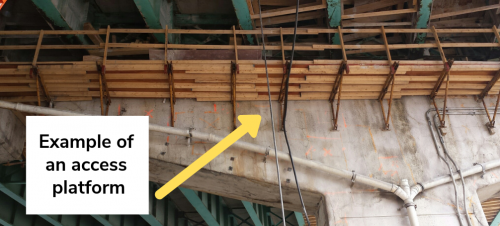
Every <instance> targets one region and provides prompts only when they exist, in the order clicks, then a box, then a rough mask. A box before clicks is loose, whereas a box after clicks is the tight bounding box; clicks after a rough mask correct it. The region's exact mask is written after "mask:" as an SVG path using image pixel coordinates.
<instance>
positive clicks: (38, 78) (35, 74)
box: [30, 66, 53, 106]
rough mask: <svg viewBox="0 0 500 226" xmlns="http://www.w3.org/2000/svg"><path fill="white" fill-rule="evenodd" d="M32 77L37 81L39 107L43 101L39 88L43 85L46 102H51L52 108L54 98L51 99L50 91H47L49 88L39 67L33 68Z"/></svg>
mask: <svg viewBox="0 0 500 226" xmlns="http://www.w3.org/2000/svg"><path fill="white" fill-rule="evenodd" d="M30 77H34V78H35V79H36V88H37V97H38V106H41V100H40V90H39V87H40V85H41V87H42V90H43V93H44V94H45V98H46V101H47V102H49V106H52V104H53V103H52V101H53V100H52V98H51V97H50V94H49V91H48V90H47V86H46V85H45V82H44V80H43V78H42V76H41V75H40V72H39V71H38V67H37V66H33V67H32V68H31V70H30Z"/></svg>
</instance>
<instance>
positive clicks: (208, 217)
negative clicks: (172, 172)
mask: <svg viewBox="0 0 500 226" xmlns="http://www.w3.org/2000/svg"><path fill="white" fill-rule="evenodd" d="M179 190H181V192H182V194H184V196H186V198H187V200H188V201H189V203H191V205H193V207H194V208H195V209H196V211H197V212H198V214H200V216H201V217H202V218H203V220H205V223H207V224H208V226H220V225H219V222H217V220H216V218H215V217H214V216H213V215H212V213H211V212H210V210H209V209H208V206H207V205H206V204H205V203H203V201H202V200H201V199H200V197H198V194H197V192H196V191H193V190H191V189H187V188H181V187H179Z"/></svg>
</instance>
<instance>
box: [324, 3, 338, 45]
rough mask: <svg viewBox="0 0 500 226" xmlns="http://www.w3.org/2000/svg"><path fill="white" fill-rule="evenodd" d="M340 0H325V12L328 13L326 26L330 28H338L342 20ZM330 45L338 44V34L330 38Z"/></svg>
mask: <svg viewBox="0 0 500 226" xmlns="http://www.w3.org/2000/svg"><path fill="white" fill-rule="evenodd" d="M340 1H341V0H326V5H327V8H326V10H327V12H328V26H329V27H331V28H337V27H338V26H340V21H341V20H342V3H341V2H340ZM332 44H340V37H339V34H338V33H335V35H334V36H333V38H332Z"/></svg>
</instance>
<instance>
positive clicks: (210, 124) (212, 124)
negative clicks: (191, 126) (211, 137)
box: [199, 118, 220, 129]
mask: <svg viewBox="0 0 500 226" xmlns="http://www.w3.org/2000/svg"><path fill="white" fill-rule="evenodd" d="M199 119H200V120H201V121H203V122H205V123H206V124H208V125H209V126H211V127H212V128H214V129H215V126H214V124H215V122H217V121H219V119H220V118H217V119H215V121H213V122H212V123H210V122H207V121H206V120H205V119H202V118H199Z"/></svg>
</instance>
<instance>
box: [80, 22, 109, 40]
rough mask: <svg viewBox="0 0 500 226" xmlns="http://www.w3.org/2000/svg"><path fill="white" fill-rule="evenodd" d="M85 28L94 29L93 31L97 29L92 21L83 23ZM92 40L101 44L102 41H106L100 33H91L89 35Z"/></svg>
mask: <svg viewBox="0 0 500 226" xmlns="http://www.w3.org/2000/svg"><path fill="white" fill-rule="evenodd" d="M83 29H84V30H92V31H95V29H94V27H93V26H92V24H91V23H89V22H87V23H85V24H83ZM87 36H88V37H89V38H90V40H91V41H92V43H94V45H101V43H103V42H104V41H103V40H102V38H101V36H99V35H98V34H89V35H87Z"/></svg>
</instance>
